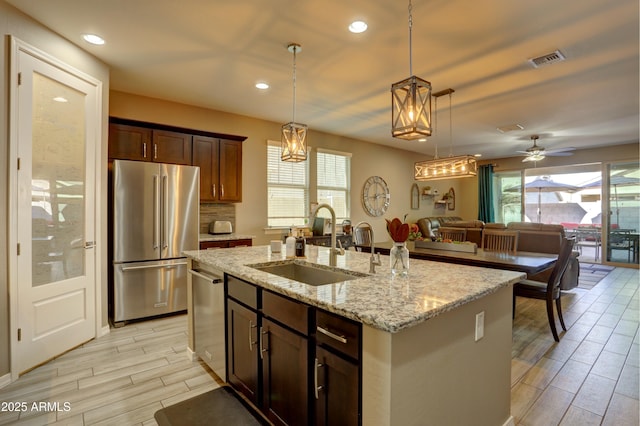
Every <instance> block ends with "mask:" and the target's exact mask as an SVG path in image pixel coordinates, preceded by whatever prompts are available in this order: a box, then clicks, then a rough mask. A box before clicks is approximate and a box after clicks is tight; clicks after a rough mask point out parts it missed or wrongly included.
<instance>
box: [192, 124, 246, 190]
mask: <svg viewBox="0 0 640 426" xmlns="http://www.w3.org/2000/svg"><path fill="white" fill-rule="evenodd" d="M192 164H193V165H194V166H199V167H200V201H204V202H240V201H242V141H237V140H230V139H220V138H215V137H208V136H194V137H193V162H192Z"/></svg>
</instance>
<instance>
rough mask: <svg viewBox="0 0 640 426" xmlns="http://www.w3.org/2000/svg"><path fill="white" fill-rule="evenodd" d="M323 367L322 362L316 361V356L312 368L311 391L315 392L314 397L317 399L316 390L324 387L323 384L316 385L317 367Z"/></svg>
mask: <svg viewBox="0 0 640 426" xmlns="http://www.w3.org/2000/svg"><path fill="white" fill-rule="evenodd" d="M319 367H324V364H321V363H319V362H318V358H316V363H315V367H314V369H313V391H314V392H315V395H316V399H318V391H321V390H322V389H324V386H318V368H319Z"/></svg>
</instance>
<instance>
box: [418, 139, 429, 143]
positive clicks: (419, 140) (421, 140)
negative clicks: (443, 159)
mask: <svg viewBox="0 0 640 426" xmlns="http://www.w3.org/2000/svg"><path fill="white" fill-rule="evenodd" d="M426 141H427V138H420V139H418V142H426Z"/></svg>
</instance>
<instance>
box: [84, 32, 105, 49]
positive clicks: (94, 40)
mask: <svg viewBox="0 0 640 426" xmlns="http://www.w3.org/2000/svg"><path fill="white" fill-rule="evenodd" d="M82 38H83V39H84V40H85V41H86V42H87V43H91V44H96V45H98V46H100V45H103V44H104V39H103V38H102V37H100V36H99V35H96V34H82Z"/></svg>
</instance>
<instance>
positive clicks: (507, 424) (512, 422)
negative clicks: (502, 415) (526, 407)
mask: <svg viewBox="0 0 640 426" xmlns="http://www.w3.org/2000/svg"><path fill="white" fill-rule="evenodd" d="M502 426H516V420H515V419H514V418H513V416H509V418H508V419H507V421H506V422H504V424H503V425H502Z"/></svg>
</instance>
